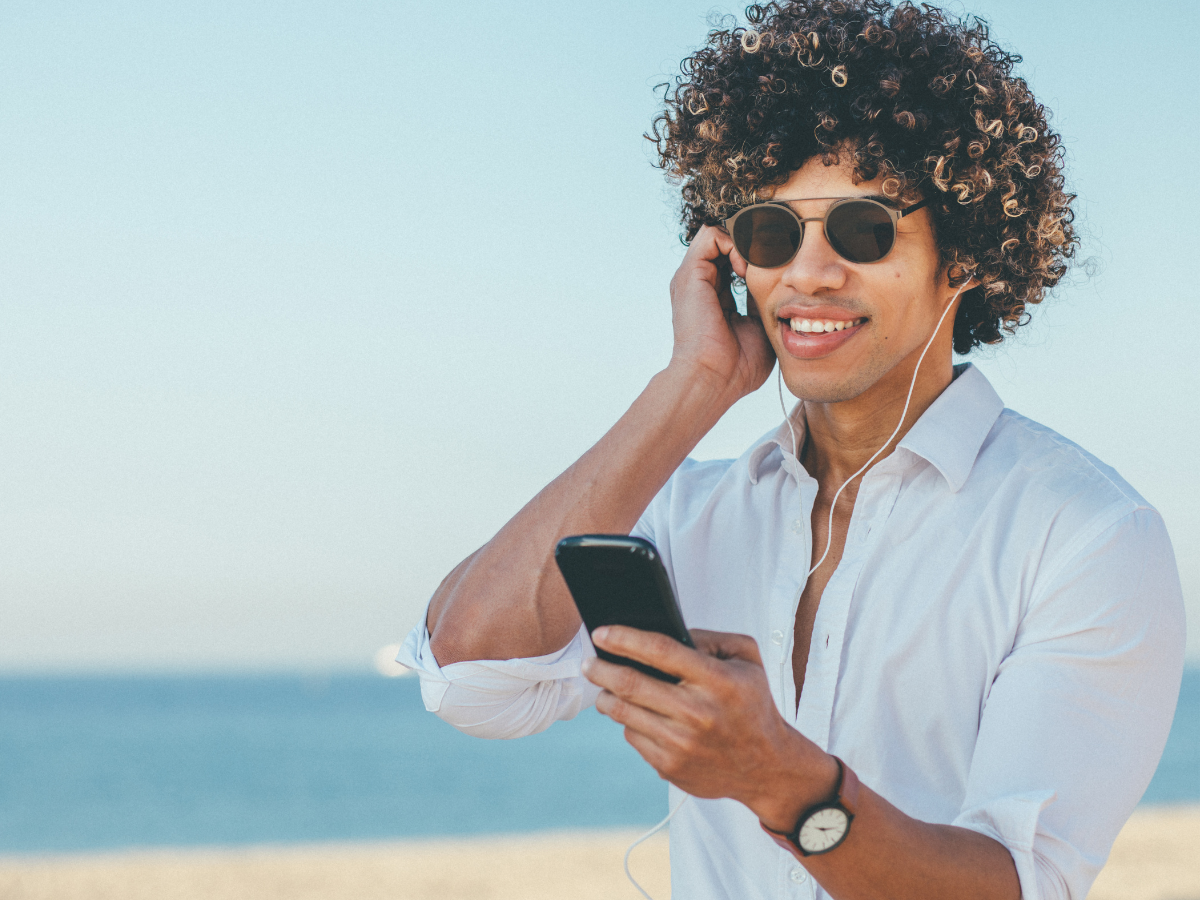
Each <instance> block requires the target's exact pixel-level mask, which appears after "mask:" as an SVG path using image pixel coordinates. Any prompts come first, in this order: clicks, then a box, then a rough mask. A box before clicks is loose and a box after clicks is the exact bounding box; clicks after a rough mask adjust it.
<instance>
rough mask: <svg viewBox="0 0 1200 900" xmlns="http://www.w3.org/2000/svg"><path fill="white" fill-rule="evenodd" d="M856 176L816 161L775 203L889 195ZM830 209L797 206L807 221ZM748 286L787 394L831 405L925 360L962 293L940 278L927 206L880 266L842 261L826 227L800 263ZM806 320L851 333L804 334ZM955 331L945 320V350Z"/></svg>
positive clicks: (810, 235) (903, 226)
mask: <svg viewBox="0 0 1200 900" xmlns="http://www.w3.org/2000/svg"><path fill="white" fill-rule="evenodd" d="M851 173H852V166H849V165H845V164H839V165H837V166H829V167H826V166H824V165H822V164H821V161H820V159H811V160H809V161H808V162H807V163H806V164H805V165H804V166H803V167H801V168H800V169H798V170H796V172H794V173H793V174H792V177H791V178H789V179H788V181H787V183H786V184H783V185H781V186H780V187H779V188H778V189H777V190H776V191H775V192H774V194H773V198H774V199H779V200H793V199H803V198H808V197H858V196H872V197H876V198H880V197H882V196H883V190H882V187H881V184H882V179H877V180H875V181H867V182H861V183H859V184H855V183H854V180H853V178H852V177H851ZM830 203H831V201H829V200H813V201H812V202H806V203H793V204H790V205H791V206H792V208H793V209H794V210H795V211H796V212H798V213H799V214H800V215H801V216H803V217H809V216H820V215H823V214H824V213H825V210H826V209H827V208H828V207H829V205H830ZM746 285H747V287H748V289H749V291H750V294H751V295H752V296H753V297H754V299H755V301H756V303H757V306H758V311H759V313H760V314H761V315H762V319H763V325H764V326H765V327H766V330H767V337H768V338H769V339H770V341H771V344H772V345H773V346H774V348H775V354H776V355H777V356H778V357H779V364H780V368H781V370H782V373H783V379H784V381H785V382H787V386H788V388H789V389H790V390H791V391H792V393H793V394H795V395H796V396H797V397H803V398H804V399H806V400H811V401H816V402H825V403H830V402H838V401H842V400H850V399H852V398H854V397H857V396H859V395H860V394H862V393H863V392H865V391H867V390H868V389H869V388H871V387H872V386H874V385H875V384H876V383H878V382H880V381H881V379H884V378H885V376H887V375H888V373H889V372H892V370H893V369H895V368H896V366H897V364H898V363H899V362H901V361H902V360H904V359H905V358H906V357H908V356H910V355H912V354H913V353H914V352H916V353H918V354H919V353H920V350H921V348H923V347H924V345H925V342H926V341H928V340H929V336H930V334H931V333H932V332H933V329H934V326H935V325H936V324H937V321H938V317H939V316H941V314H942V311H943V310H944V309H945V308H946V305H947V304H948V303H949V302H950V300H951V298H952V297H953V296H954V293H955V290H956V289H954V288H950V287H948V285H947V281H946V277H945V273H944V272H942V271H941V268H940V265H939V259H938V250H937V245H936V243H935V241H934V236H933V229H932V226H931V223H930V219H929V215H928V213H927V211H926V210H924V209H920V210H917V211H915V212H913V213H911V214H910V215H908V216H905V217H904V218H902V219H900V220H899V222H897V224H896V241H895V244H894V245H893V247H892V250H891V252H890V253H889V254H888V255H887V257H886V258H884V259H883V260H881V261H880V262H875V263H852V262H848V261H847V260H845V259H843V258H842V257H841V256H839V255H838V254H837V252H836V251H835V250H834V249H833V247H831V246H830V244H829V241H828V240H826V238H825V234H824V229H822V227H821V223H820V222H808V223H806V224H805V230H804V239H803V241H802V242H801V245H800V250H799V252H798V253H797V254H796V256H795V258H794V259H792V261H791V262H789V263H788V264H787V265H786V266H782V267H780V268H778V269H760V268H756V267H754V266H750V267H749V268H748V269H747V271H746ZM947 318H951V319H952V316H950V317H947ZM804 320H807V322H808V323H810V324H809V325H807V326H805V327H816V323H821V325H822V326H824V323H827V322H832V323H834V324H835V325H842V324H844V326H845V327H844V328H843V329H842V330H837V331H832V332H828V333H827V332H825V330H824V327H821V328H820V330H819V331H810V332H804V331H797V330H795V328H794V327H793V323H794V324H795V326H796V327H800V326H801V323H802V322H803V321H804ZM950 331H951V322H946V323H944V324H943V325H942V328H941V332H940V333H939V336H940V337H942V339H943V342H944V343H945V344H946V345H947V348H948V347H949V344H950ZM942 332H944V334H943V333H942ZM939 343H941V342H939ZM914 362H915V360H914ZM902 368H903V369H905V370H906V371H904V372H903V377H904V378H905V379H907V378H909V377H911V371H912V370H911V367H902ZM906 384H907V381H906Z"/></svg>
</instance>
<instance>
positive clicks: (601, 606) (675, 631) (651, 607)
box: [554, 534, 695, 684]
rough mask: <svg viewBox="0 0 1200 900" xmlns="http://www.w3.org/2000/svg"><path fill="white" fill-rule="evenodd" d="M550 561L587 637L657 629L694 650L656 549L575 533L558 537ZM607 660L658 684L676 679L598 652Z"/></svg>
mask: <svg viewBox="0 0 1200 900" xmlns="http://www.w3.org/2000/svg"><path fill="white" fill-rule="evenodd" d="M554 561H555V562H557V563H558V568H559V571H560V572H562V575H563V578H564V579H565V580H566V582H567V587H568V588H569V589H570V591H571V596H572V597H573V598H575V606H576V607H577V608H578V609H579V616H580V618H582V619H583V623H584V624H585V625H586V626H587V630H588V634H591V633H592V632H593V631H595V630H596V629H597V628H599V627H600V626H601V625H628V626H629V627H630V628H640V629H641V630H643V631H657V632H659V633H660V634H665V635H668V636H669V637H673V638H675V640H677V641H679V642H680V643H681V644H685V645H687V646H688V647H694V646H695V645H694V644H693V643H692V636H691V635H690V634H688V630H687V627H686V626H685V625H684V624H683V614H682V613H681V612H680V611H679V604H678V603H677V602H676V600H675V592H674V591H672V590H671V581H670V579H669V578H668V577H667V570H666V569H664V568H663V564H662V560H661V559H660V558H659V555H658V550H657V548H656V547H655V546H654V545H653V544H652V543H650V542H649V541H647V540H643V539H642V538H636V537H630V536H629V535H625V534H579V535H575V536H573V537H566V538H563V539H562V540H561V541H559V542H558V546H556V547H555V548H554ZM596 655H597V656H599V657H600V658H601V659H603V660H607V661H608V662H612V663H617V664H619V665H624V666H633V668H635V669H637V670H638V671H639V672H645V673H646V674H647V675H652V676H654V677H655V678H657V679H659V680H661V681H669V682H671V683H672V684H677V683H678V682H679V679H678V678H676V677H675V676H674V675H668V674H667V673H666V672H662V671H660V670H658V669H656V668H654V667H653V666H648V665H646V664H645V663H640V662H637V661H636V660H632V659H627V658H626V657H624V656H617V655H616V654H613V653H608V652H606V651H604V650H600V649H599V648H597V650H596Z"/></svg>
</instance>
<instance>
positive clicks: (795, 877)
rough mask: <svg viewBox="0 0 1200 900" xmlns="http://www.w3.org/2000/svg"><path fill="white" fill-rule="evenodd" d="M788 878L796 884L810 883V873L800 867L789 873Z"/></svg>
mask: <svg viewBox="0 0 1200 900" xmlns="http://www.w3.org/2000/svg"><path fill="white" fill-rule="evenodd" d="M788 878H790V879H792V881H794V882H795V883H796V884H804V882H806V881H808V873H807V872H806V871H804V870H803V869H802V868H800V867H799V866H796V868H794V869H792V871H790V872H788Z"/></svg>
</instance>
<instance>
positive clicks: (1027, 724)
mask: <svg viewBox="0 0 1200 900" xmlns="http://www.w3.org/2000/svg"><path fill="white" fill-rule="evenodd" d="M1089 530H1090V531H1091V535H1090V536H1089V535H1088V534H1087V533H1084V534H1081V535H1080V536H1079V540H1078V543H1077V545H1076V549H1075V550H1074V551H1073V552H1071V553H1068V554H1065V555H1064V558H1065V562H1064V563H1063V564H1062V565H1061V566H1060V567H1059V568H1058V569H1057V571H1052V572H1047V573H1046V577H1045V578H1044V579H1043V578H1041V577H1039V578H1038V579H1037V582H1038V583H1037V584H1036V585H1035V587H1034V590H1033V591H1032V592H1031V595H1030V601H1029V607H1028V609H1027V610H1026V611H1025V614H1024V616H1023V618H1022V621H1021V625H1020V628H1019V629H1018V632H1017V635H1016V639H1015V641H1014V645H1013V649H1012V651H1011V653H1010V654H1009V655H1008V657H1007V658H1006V659H1005V660H1004V662H1003V663H1002V664H1001V666H1000V668H999V670H998V672H997V674H996V677H995V679H994V681H993V683H992V686H991V689H990V691H989V692H988V695H987V698H986V700H985V703H984V707H983V710H982V714H981V718H980V727H979V737H978V741H977V743H976V746H975V752H974V755H973V757H972V760H971V766H970V772H969V776H968V783H967V793H966V798H965V800H964V803H963V808H962V812H961V814H960V815H959V816H958V818H957V819H955V821H954V823H953V824H955V825H960V826H963V827H966V828H970V829H973V830H976V831H979V832H982V833H984V834H987V835H989V836H991V837H993V838H995V839H996V840H998V841H1000V842H1001V843H1003V844H1004V845H1005V846H1006V847H1007V848H1008V849H1009V851H1010V852H1011V853H1012V855H1013V859H1014V861H1015V863H1016V868H1017V873H1018V875H1019V877H1020V881H1021V892H1022V897H1023V898H1024V900H1083V898H1084V897H1085V896H1086V894H1087V892H1088V889H1089V888H1090V886H1091V884H1092V882H1093V880H1094V879H1095V877H1096V875H1097V874H1098V873H1099V871H1100V869H1101V867H1102V866H1103V865H1104V862H1105V860H1106V859H1107V857H1108V853H1109V850H1110V849H1111V847H1112V844H1113V841H1114V840H1115V839H1116V836H1117V833H1118V832H1119V831H1120V829H1121V827H1122V825H1123V824H1124V823H1125V821H1126V820H1127V819H1128V818H1129V816H1130V814H1131V813H1132V812H1133V809H1134V807H1135V806H1136V805H1137V803H1138V801H1139V800H1140V799H1141V797H1142V794H1143V793H1144V792H1145V790H1146V787H1147V785H1148V784H1149V783H1150V778H1151V776H1152V775H1153V774H1154V770H1155V768H1156V766H1157V765H1158V761H1159V758H1160V756H1161V755H1162V750H1163V746H1164V745H1165V743H1166V739H1167V733H1168V732H1169V730H1170V727H1171V720H1172V716H1173V713H1174V710H1175V702H1176V699H1177V698H1178V694H1179V685H1180V680H1181V678H1182V673H1183V654H1184V640H1185V631H1184V616H1183V598H1182V591H1181V589H1180V584H1179V576H1178V572H1177V569H1176V566H1175V559H1174V554H1173V552H1172V550H1171V544H1170V540H1169V538H1168V537H1167V533H1166V530H1165V528H1164V526H1163V523H1162V519H1161V518H1160V517H1159V515H1158V513H1156V512H1155V511H1154V510H1152V509H1147V508H1144V507H1142V508H1138V509H1136V510H1134V511H1133V512H1131V513H1128V514H1126V515H1123V516H1121V517H1120V518H1118V519H1117V520H1116V521H1110V522H1107V523H1105V522H1099V523H1096V524H1095V527H1094V528H1092V529H1089Z"/></svg>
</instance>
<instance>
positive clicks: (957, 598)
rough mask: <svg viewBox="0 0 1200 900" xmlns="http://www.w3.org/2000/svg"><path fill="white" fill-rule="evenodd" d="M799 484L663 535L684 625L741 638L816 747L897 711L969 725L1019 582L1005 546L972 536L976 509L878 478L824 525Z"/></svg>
mask: <svg viewBox="0 0 1200 900" xmlns="http://www.w3.org/2000/svg"><path fill="white" fill-rule="evenodd" d="M933 474H934V475H935V476H936V475H937V473H936V472H934V473H933ZM938 477H940V476H938ZM783 487H786V488H787V490H784V489H782V488H783ZM800 488H801V490H799V491H798V490H797V485H796V482H795V481H794V480H792V479H790V478H789V479H788V480H787V484H786V485H784V486H781V489H780V490H778V491H777V492H776V493H775V494H774V495H772V504H771V505H766V504H764V506H766V508H762V507H761V506H754V505H751V504H746V503H744V502H737V503H729V504H725V503H719V504H712V505H711V506H709V507H708V508H706V509H705V510H704V511H703V516H696V517H695V518H689V520H688V521H686V522H679V523H677V524H676V525H675V526H674V527H672V529H671V540H670V543H669V552H670V559H669V568H670V570H671V572H672V577H673V579H674V581H675V583H676V589H677V592H678V595H679V599H680V603H681V605H682V607H683V612H684V618H685V621H686V622H687V623H688V625H689V627H693V628H706V629H712V630H716V631H728V632H736V633H740V634H747V635H750V636H751V637H753V638H754V639H755V640H756V642H757V643H758V646H759V649H760V652H761V655H762V658H763V665H764V668H765V670H766V675H767V678H768V680H769V682H770V684H771V689H772V693H773V695H774V697H775V700H776V705H777V707H778V709H779V711H780V713H781V714H782V715H783V716H784V717H785V719H787V721H789V722H790V723H791V724H793V725H794V726H795V727H797V728H799V729H800V730H801V731H802V732H803V733H804V734H806V735H807V736H808V737H809V738H811V739H812V740H814V741H816V742H817V743H818V744H819V745H821V746H824V747H828V746H829V744H828V742H829V741H832V740H835V739H836V734H837V730H838V729H839V728H840V729H843V730H845V729H866V730H867V731H868V732H869V731H871V730H872V729H877V728H878V727H879V723H880V722H882V721H888V720H894V719H895V717H896V715H897V710H898V709H903V710H904V715H905V716H906V717H909V718H910V719H911V720H912V721H914V722H917V723H920V722H925V723H926V724H927V726H928V728H929V730H930V732H931V733H932V732H935V731H937V730H939V729H940V728H941V727H942V726H941V725H939V724H938V722H939V721H941V719H942V718H944V717H945V716H946V715H950V714H952V713H951V710H956V711H957V712H956V713H953V714H954V715H959V714H961V716H962V721H966V722H968V723H975V722H977V721H978V713H979V710H980V709H981V707H982V704H983V702H984V701H985V699H986V692H987V689H988V686H989V685H990V683H991V680H992V677H993V676H994V674H995V671H996V669H997V668H998V666H999V664H1000V662H1001V660H1002V659H1003V658H1004V656H1005V655H1006V653H1007V650H1008V648H1009V647H1011V646H1012V640H1013V635H1014V633H1015V630H1016V627H1017V624H1018V619H1019V607H1020V596H1021V594H1022V593H1023V592H1024V591H1026V590H1027V588H1028V584H1027V583H1026V581H1025V579H1026V576H1025V575H1023V574H1022V572H1023V571H1024V570H1025V569H1024V567H1023V566H1022V565H1021V564H1020V561H1019V560H1017V559H1015V558H1014V556H1013V552H1012V551H1013V549H1014V548H1013V547H1012V546H1011V544H1010V545H1008V546H1000V545H997V546H993V544H996V543H997V539H996V537H997V534H998V532H997V531H996V530H995V529H988V528H981V527H978V523H979V521H980V519H981V518H985V517H986V504H982V503H980V504H978V506H979V508H978V509H963V508H961V498H958V499H956V498H955V497H953V496H949V497H947V496H946V494H945V492H944V491H943V492H941V493H940V494H939V493H938V492H936V491H929V490H925V491H919V490H911V489H910V485H908V484H906V483H904V482H903V480H902V478H900V477H898V476H896V477H875V478H873V479H871V480H869V481H866V482H864V484H863V485H862V486H861V487H860V489H859V492H858V494H857V496H856V497H855V498H854V502H853V506H851V503H850V502H848V501H847V500H846V498H845V497H844V496H843V498H842V499H841V500H840V501H839V504H838V509H837V511H835V514H834V517H833V525H832V530H830V526H829V524H828V523H829V508H828V506H820V505H819V504H818V499H817V497H816V493H817V491H816V483H815V482H814V481H812V480H811V479H808V481H807V483H804V482H802V483H801V485H800ZM931 497H932V498H933V499H932V500H931V499H930V498H931ZM843 504H844V505H845V508H844V509H843V508H842V506H843ZM956 504H957V505H956ZM831 535H832V540H831V541H830V536H831ZM826 542H829V544H830V549H829V554H828V556H827V557H826V559H825V560H824V561H823V562H822V564H821V565H820V566H819V567H818V568H817V569H816V570H815V571H814V572H813V574H812V576H811V577H808V570H809V569H810V568H812V566H813V565H814V564H815V563H816V562H817V561H818V560H820V558H821V556H822V554H824V552H825V544H826ZM997 558H1003V559H1004V561H1005V565H1003V566H996V565H991V564H990V563H989V560H992V561H994V560H996V559H997ZM931 688H932V689H931ZM948 694H952V695H953V698H950V697H948V696H947V695H948Z"/></svg>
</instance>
